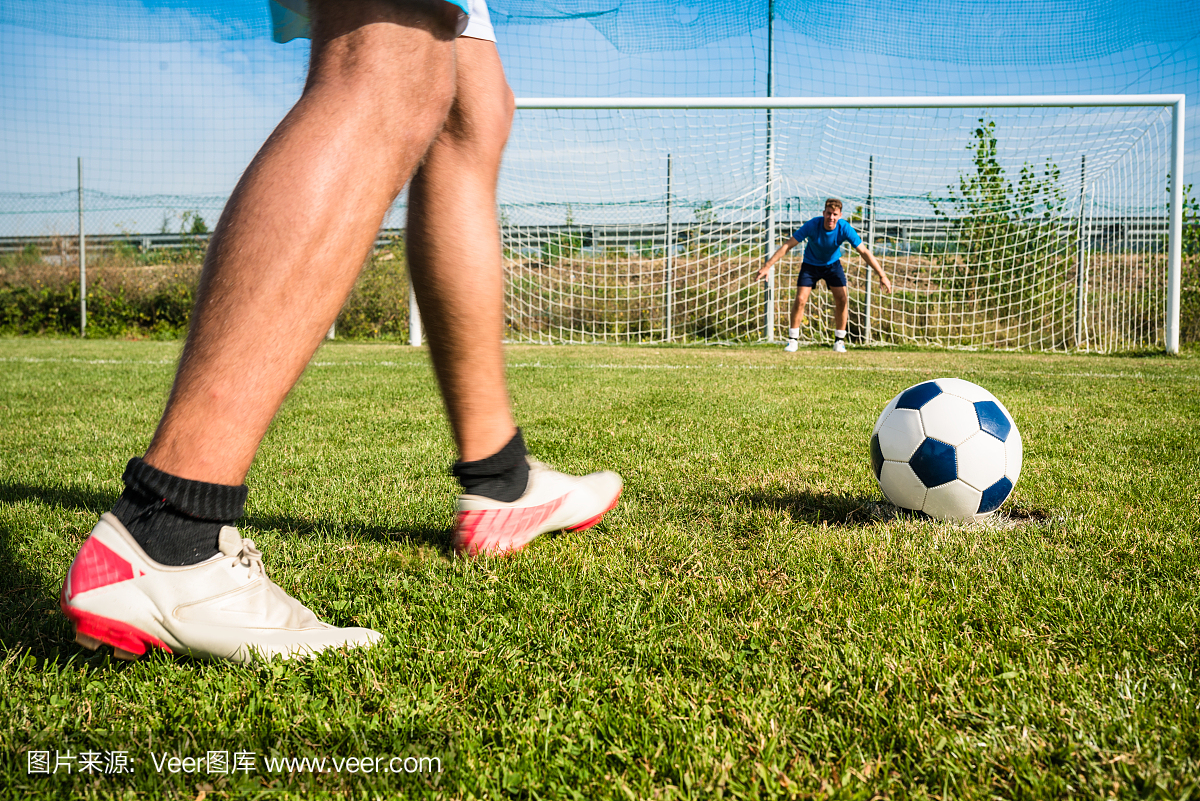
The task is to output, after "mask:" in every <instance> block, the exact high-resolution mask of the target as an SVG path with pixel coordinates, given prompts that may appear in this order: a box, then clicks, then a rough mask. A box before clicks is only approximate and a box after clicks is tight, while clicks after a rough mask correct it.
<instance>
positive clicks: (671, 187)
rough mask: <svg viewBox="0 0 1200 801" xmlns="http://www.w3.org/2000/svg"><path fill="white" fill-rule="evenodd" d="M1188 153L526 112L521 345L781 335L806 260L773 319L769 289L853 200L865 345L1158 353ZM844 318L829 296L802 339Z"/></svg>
mask: <svg viewBox="0 0 1200 801" xmlns="http://www.w3.org/2000/svg"><path fill="white" fill-rule="evenodd" d="M768 116H769V117H770V122H768ZM1170 142H1171V109H1170V108H1169V107H1100V108H1087V107H1084V108H1020V107H1017V108H993V109H988V108H920V109H911V108H910V109H903V108H858V109H849V108H825V109H811V108H809V109H774V110H772V111H770V112H768V111H767V110H765V109H761V108H760V109H693V110H675V109H600V108H596V109H573V110H568V109H529V108H526V109H520V110H519V111H518V113H517V119H516V122H515V124H514V130H513V134H512V138H511V140H510V145H509V149H508V155H507V156H506V162H505V167H504V173H503V176H502V179H501V222H502V229H503V236H504V248H505V250H504V253H505V269H506V272H507V277H508V290H507V292H508V297H507V310H508V324H509V329H508V337H509V338H510V339H511V340H514V341H536V342H597V341H619V342H629V341H637V342H657V341H695V340H707V341H737V340H741V341H753V340H760V339H764V338H769V336H770V337H777V336H778V335H779V334H780V333H781V332H782V331H783V330H784V329H786V327H787V325H788V311H789V307H790V304H791V299H792V297H793V295H794V285H795V280H796V276H797V273H798V271H799V267H800V261H801V259H800V250H799V249H797V250H796V251H793V257H790V258H788V259H786V260H784V261H783V262H781V263H780V265H779V266H778V267H777V268H776V273H777V275H776V277H775V281H774V286H775V291H774V296H773V297H774V299H773V301H772V302H770V303H769V302H768V291H769V288H768V286H767V284H766V283H764V282H761V281H757V280H755V277H754V276H755V272H756V270H757V268H758V266H759V265H760V264H761V263H762V260H763V258H764V254H765V253H766V251H767V248H768V243H769V246H770V248H771V249H773V248H774V247H777V246H778V245H780V244H782V243H783V242H784V241H786V239H787V238H788V236H789V235H790V233H791V232H792V231H793V230H794V229H795V228H797V227H799V226H800V225H801V224H802V223H803V222H804V221H806V220H808V219H810V218H811V217H814V216H818V215H819V214H820V213H821V209H822V207H823V203H824V200H825V198H827V197H838V198H841V199H842V200H843V202H844V204H845V205H844V216H845V217H846V218H848V219H850V220H851V221H852V223H853V225H854V226H855V228H856V229H857V230H858V231H859V232H860V233H861V234H862V236H863V239H864V241H866V242H867V243H868V244H869V245H870V246H871V247H872V249H873V250H874V252H875V253H876V254H877V255H878V256H879V257H880V259H881V260H882V263H883V265H884V267H885V269H886V270H887V271H888V273H889V275H890V276H891V278H892V281H893V282H894V285H895V292H894V293H893V294H891V295H886V294H883V293H882V292H881V291H880V288H879V285H878V283H877V282H876V281H875V280H874V279H873V278H872V276H870V275H869V273H870V270H869V269H868V268H867V266H866V264H865V263H863V261H862V259H861V258H860V257H859V255H858V254H849V253H848V252H847V255H846V257H845V258H844V260H843V264H844V266H845V267H846V273H847V277H848V280H849V291H850V296H851V318H850V337H851V339H852V340H857V341H859V342H861V343H868V342H869V343H889V344H897V343H919V344H936V345H942V346H951V347H991V348H1018V349H1033V350H1075V349H1086V350H1093V351H1104V352H1111V351H1114V350H1127V349H1132V348H1141V347H1160V346H1162V344H1163V342H1164V321H1165V302H1166V300H1165V299H1166V279H1167V268H1166V253H1167V232H1168V199H1169V198H1168V191H1167V187H1168V181H1169V177H1168V173H1169V168H1170ZM768 161H770V162H771V164H772V167H771V168H770V169H768ZM768 230H770V234H769V236H768ZM868 279H871V280H868ZM768 307H771V308H770V311H768ZM831 311H832V310H831V307H830V296H829V293H828V292H827V291H826V290H825V288H824V286H822V287H820V288H819V289H818V290H817V291H816V292H814V294H813V299H812V301H811V302H810V305H809V309H808V315H807V318H808V320H807V323H808V324H807V325H806V326H805V327H804V329H803V330H802V338H803V339H805V340H807V341H827V340H828V339H829V337H830V336H831V334H830V314H831ZM772 318H773V325H772V326H771V330H768V323H767V321H768V319H772Z"/></svg>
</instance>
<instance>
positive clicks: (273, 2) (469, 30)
mask: <svg viewBox="0 0 1200 801" xmlns="http://www.w3.org/2000/svg"><path fill="white" fill-rule="evenodd" d="M445 2H447V3H450V5H452V6H456V7H457V8H459V9H461V10H462V12H466V13H462V12H460V14H459V17H460V20H459V26H460V30H459V32H458V35H459V36H469V37H470V38H472V39H483V40H484V41H488V42H494V41H496V29H495V28H493V27H492V18H491V16H490V15H489V14H488V7H487V0H445ZM267 5H268V6H269V7H270V9H271V38H272V39H274V40H275V41H276V42H279V43H280V44H283V43H284V42H290V41H292V40H293V39H311V38H312V28H311V25H310V19H309V15H308V5H307V4H306V3H305V1H304V0H267ZM464 23H465V27H463V25H464Z"/></svg>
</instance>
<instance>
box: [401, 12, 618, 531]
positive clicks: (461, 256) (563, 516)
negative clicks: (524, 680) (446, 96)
mask: <svg viewBox="0 0 1200 801" xmlns="http://www.w3.org/2000/svg"><path fill="white" fill-rule="evenodd" d="M475 17H476V9H475V5H474V4H473V6H472V18H473V19H474V18H475ZM471 33H472V30H471V29H470V28H469V29H468V30H467V33H466V34H465V35H464V36H462V37H460V38H459V39H458V42H457V44H456V49H457V58H458V79H457V80H458V83H457V90H456V95H455V101H454V106H453V108H452V109H451V110H450V114H449V115H448V117H447V119H446V125H445V127H444V128H443V129H442V132H441V133H440V134H439V135H438V138H437V140H436V141H435V142H434V144H433V145H432V147H430V149H429V153H428V154H427V156H426V157H425V160H424V161H423V162H422V165H421V168H420V170H419V171H418V172H417V174H416V175H415V176H414V177H413V183H412V187H411V189H410V191H409V216H408V231H407V244H408V254H409V266H410V269H411V272H412V276H413V283H414V288H415V289H416V292H417V300H418V303H419V304H420V307H421V319H422V321H423V322H424V323H425V325H426V328H427V329H428V333H429V346H430V353H431V355H432V357H433V362H434V369H435V372H436V374H437V377H438V384H439V386H440V387H441V390H442V396H443V398H444V400H445V404H446V412H447V416H448V417H449V420H450V425H451V428H452V429H453V433H454V438H455V444H456V445H457V446H458V451H459V459H460V461H459V462H458V463H457V464H456V465H455V475H457V476H458V478H459V480H460V482H462V484H463V489H464V495H463V496H462V497H460V499H459V514H458V522H457V524H456V529H455V545H456V547H457V548H458V549H459V550H461V551H464V552H467V553H471V554H476V553H493V554H495V553H505V552H509V551H513V550H517V549H519V548H521V547H523V546H524V545H525V544H527V543H528V542H530V541H531V540H532V539H534V538H535V537H537V536H538V535H539V534H541V533H544V532H546V531H553V530H556V529H560V528H568V529H572V530H575V529H580V528H586V527H587V526H589V525H591V524H593V523H595V522H596V521H598V520H599V519H600V517H601V516H602V515H603V514H604V513H605V512H607V511H608V509H610V508H611V507H612V506H613V505H614V504H615V503H616V500H617V496H618V495H619V494H620V490H621V480H620V477H619V476H617V475H616V474H615V473H611V472H603V473H593V474H591V475H589V476H584V477H582V478H576V477H574V476H567V475H564V474H562V473H557V472H556V471H553V470H550V469H548V468H546V467H545V466H543V465H540V464H538V463H536V462H531V461H529V460H528V459H527V454H526V451H525V446H524V442H523V441H522V439H521V437H520V434H519V433H518V432H517V430H516V427H515V425H514V423H513V419H512V414H511V411H510V405H509V398H508V390H507V387H506V384H505V377H504V353H503V349H502V337H503V332H504V317H503V309H504V306H503V304H504V275H503V268H502V263H501V249H500V230H499V224H498V221H497V217H496V182H497V179H498V177H499V172H500V160H501V156H502V154H503V150H504V145H505V143H506V141H507V139H508V131H509V126H510V124H511V120H512V114H513V98H512V92H511V91H510V90H509V87H508V83H507V81H506V80H505V77H504V70H503V67H502V66H501V63H500V57H499V54H498V53H497V51H496V46H495V44H493V43H492V42H491V41H487V40H484V39H478V38H473V37H472V36H471ZM514 510H520V513H519V514H514V513H513V511H514Z"/></svg>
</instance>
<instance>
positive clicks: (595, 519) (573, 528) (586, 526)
mask: <svg viewBox="0 0 1200 801" xmlns="http://www.w3.org/2000/svg"><path fill="white" fill-rule="evenodd" d="M619 500H621V490H617V497H615V498H613V502H612V503H611V504H610V505H609V507H608V508H607V509H605V510H604V511H603V512H601V513H600V514H598V515H596V516H595V517H592V518H589V519H587V520H584V521H583V522H582V523H580V524H579V525H577V526H568V527H567V531H583V530H585V529H589V528H591V527H592V526H594V525H596V524H597V523H599V522H600V518H602V517H604V516H605V515H606V514H608V513H609V512H611V511H612V510H613V509H615V508H616V506H617V501H619Z"/></svg>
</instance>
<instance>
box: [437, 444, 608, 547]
mask: <svg viewBox="0 0 1200 801" xmlns="http://www.w3.org/2000/svg"><path fill="white" fill-rule="evenodd" d="M619 497H621V477H620V476H619V475H617V474H616V473H614V472H612V471H611V470H604V471H602V472H599V473H589V474H588V475H586V476H568V475H566V474H565V473H560V472H558V471H557V470H551V469H550V468H549V467H547V466H546V465H544V464H542V463H541V462H539V461H537V460H536V459H529V484H528V485H527V486H526V488H525V494H524V495H522V496H521V497H520V498H517V499H516V500H515V501H513V502H512V503H504V502H503V501H496V500H492V499H491V498H485V497H483V496H482V495H460V496H458V517H457V519H456V520H455V523H454V549H455V550H456V551H458V552H459V553H462V554H466V555H467V556H479V555H481V554H488V555H492V556H499V555H501V554H506V553H513V552H515V551H519V550H521V549H522V548H524V547H525V546H526V545H528V544H529V543H531V542H533V540H534V539H536V538H537V537H538V536H539V535H541V534H545V533H546V532H548V531H558V530H559V529H566V530H567V531H581V530H583V529H585V528H591V527H592V526H594V525H595V524H596V523H598V522H600V518H602V517H604V514H605V513H606V512H607V511H608V510H609V509H612V508H613V507H614V506H616V505H617V498H619Z"/></svg>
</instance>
